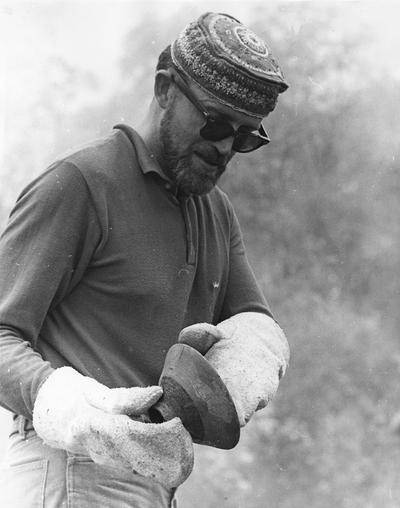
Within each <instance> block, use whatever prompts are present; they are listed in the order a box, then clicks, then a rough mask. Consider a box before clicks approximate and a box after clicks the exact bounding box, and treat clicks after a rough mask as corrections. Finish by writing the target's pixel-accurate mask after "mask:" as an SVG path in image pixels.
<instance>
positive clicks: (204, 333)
mask: <svg viewBox="0 0 400 508" xmlns="http://www.w3.org/2000/svg"><path fill="white" fill-rule="evenodd" d="M179 342H183V343H185V344H188V345H189V346H192V347H194V348H195V349H197V350H198V351H200V353H202V354H203V355H205V358H206V359H207V360H208V361H209V362H210V364H211V365H212V366H213V367H214V369H215V370H216V371H217V373H218V374H219V376H220V377H221V379H222V381H223V382H224V383H225V385H226V387H227V389H228V391H229V393H230V395H231V397H232V400H233V402H234V404H235V407H236V411H237V414H238V418H239V423H240V425H241V426H242V427H243V426H244V425H246V423H247V422H248V421H249V420H250V418H251V417H252V415H253V414H254V413H255V411H257V410H258V409H262V408H263V407H265V406H266V405H267V404H268V402H269V401H270V400H271V399H272V398H273V396H274V395H275V393H276V390H277V388H278V384H279V380H280V379H281V377H282V376H283V375H284V373H285V370H286V366H287V363H288V361H289V346H288V343H287V340H286V337H285V335H284V333H283V331H282V330H281V328H280V327H279V325H278V324H277V323H276V322H275V321H274V320H273V319H272V318H270V317H269V316H267V315H265V314H261V313H259V312H242V313H239V314H236V315H234V316H232V317H230V318H229V319H226V320H225V321H222V322H221V323H219V324H218V325H216V326H214V325H211V324H209V323H196V324H194V325H191V326H188V327H186V328H184V329H183V330H182V331H181V333H180V334H179Z"/></svg>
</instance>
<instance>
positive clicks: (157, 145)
mask: <svg viewBox="0 0 400 508" xmlns="http://www.w3.org/2000/svg"><path fill="white" fill-rule="evenodd" d="M153 116H154V115H153V114H152V111H151V108H150V111H149V112H148V114H147V115H146V117H145V118H144V119H143V121H142V122H141V123H140V124H139V125H138V126H137V127H135V129H136V131H137V132H138V134H139V135H140V137H141V138H142V139H143V141H144V142H145V145H146V147H147V149H148V151H149V153H150V155H151V156H153V157H155V159H156V161H157V162H158V164H159V165H160V167H161V169H162V170H163V171H164V169H165V168H164V160H163V156H162V153H163V149H162V146H161V138H160V135H159V122H158V121H157V120H156V119H155V118H153Z"/></svg>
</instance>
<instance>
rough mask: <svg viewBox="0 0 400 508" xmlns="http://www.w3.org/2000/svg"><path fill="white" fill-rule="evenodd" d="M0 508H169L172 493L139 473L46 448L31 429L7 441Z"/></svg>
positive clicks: (0, 474)
mask: <svg viewBox="0 0 400 508" xmlns="http://www.w3.org/2000/svg"><path fill="white" fill-rule="evenodd" d="M1 462H3V464H2V465H1V468H0V507H1V508H89V507H90V508H97V507H99V508H101V507H104V508H128V507H129V508H167V507H171V506H176V504H175V503H176V501H173V500H172V499H171V498H172V497H173V492H171V491H170V490H168V489H166V488H165V487H163V486H162V485H160V484H159V483H157V482H155V481H152V480H150V479H147V478H144V477H143V476H140V475H138V474H134V473H131V472H129V471H124V470H120V469H115V468H110V467H104V466H99V465H98V464H95V463H94V462H93V461H92V460H91V459H90V458H89V457H85V456H83V455H76V454H72V453H69V452H66V451H64V450H56V449H54V448H50V447H49V446H47V445H45V444H44V443H43V441H42V440H41V439H40V437H39V436H38V435H37V434H36V432H35V431H34V430H28V431H24V430H22V431H19V432H15V433H14V434H12V435H11V436H10V438H9V449H8V451H7V453H6V456H5V458H4V460H2V461H1Z"/></svg>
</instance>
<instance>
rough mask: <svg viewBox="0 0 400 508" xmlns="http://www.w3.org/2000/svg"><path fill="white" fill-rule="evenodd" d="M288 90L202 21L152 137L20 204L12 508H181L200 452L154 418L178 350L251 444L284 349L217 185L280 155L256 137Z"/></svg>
mask: <svg viewBox="0 0 400 508" xmlns="http://www.w3.org/2000/svg"><path fill="white" fill-rule="evenodd" d="M286 88H287V85H286V83H285V81H284V79H283V76H282V74H281V71H280V70H279V67H278V65H277V63H276V62H275V60H274V59H273V58H272V57H271V55H270V54H269V52H268V49H267V47H266V45H265V43H264V42H263V41H262V40H261V39H260V38H258V37H257V36H256V35H255V34H254V33H252V32H251V31H250V30H248V29H247V28H246V27H244V26H243V25H242V24H241V23H240V22H238V21H237V20H235V19H234V18H232V17H230V16H228V15H224V14H213V13H207V14H205V15H203V16H201V17H200V18H199V19H198V20H197V21H195V22H193V23H191V24H190V25H188V26H187V27H186V28H185V29H184V30H183V32H182V33H181V34H180V35H179V36H178V38H177V39H176V40H175V41H174V43H173V44H172V46H171V47H168V48H167V49H166V50H165V51H164V52H163V53H162V55H161V56H160V59H159V64H158V66H157V71H156V76H155V86H154V98H153V101H152V103H151V105H150V108H149V111H148V114H147V116H146V119H145V121H144V122H143V124H142V125H141V126H139V127H138V128H137V129H136V130H135V131H134V130H133V129H131V128H129V127H128V126H124V125H120V126H118V128H116V129H115V130H113V131H112V133H111V134H110V135H109V136H108V137H107V138H106V139H102V140H100V141H96V142H95V143H93V144H91V145H89V146H86V147H84V148H82V149H80V150H78V151H76V152H74V153H71V154H70V155H68V156H66V157H64V158H62V159H61V160H58V161H57V162H55V163H54V164H53V165H52V166H51V167H50V168H49V169H48V170H47V171H46V172H45V173H44V174H42V175H40V176H39V177H38V178H37V179H36V180H35V181H34V182H32V183H31V184H30V185H28V187H27V188H26V189H25V190H24V191H23V193H22V194H21V196H20V197H19V199H18V201H17V204H16V206H15V208H14V210H13V212H12V214H11V216H10V220H9V224H8V226H7V228H6V230H5V232H4V234H3V236H2V238H1V242H0V281H1V283H0V287H1V289H0V292H1V293H0V402H1V404H2V405H3V406H4V407H5V408H7V409H9V410H11V411H12V412H13V413H14V415H15V416H14V424H13V429H12V433H11V437H10V450H9V452H8V455H7V457H6V464H5V466H6V467H5V469H4V470H3V474H2V482H1V485H0V493H1V494H0V495H1V496H3V499H4V501H3V503H2V505H4V506H7V507H14V506H15V507H24V506H27V507H28V506H29V507H31V506H46V507H60V506H72V505H74V506H79V507H80V508H82V507H86V506H107V507H118V508H120V507H122V506H134V507H140V508H145V507H152V508H155V507H165V506H169V505H170V503H171V498H172V497H173V494H174V490H175V488H176V487H177V486H178V485H180V484H181V483H182V482H183V481H185V479H186V478H187V477H188V476H189V474H190V472H191V470H192V466H193V448H192V440H191V437H190V435H189V433H188V432H187V430H186V429H185V428H184V426H183V425H182V422H181V421H180V420H179V418H174V419H173V420H170V421H168V422H165V423H151V422H150V421H149V418H148V409H149V408H150V407H151V406H152V405H153V404H154V403H155V402H156V401H157V400H158V399H159V398H160V396H161V395H162V390H161V388H160V387H158V386H157V382H158V379H159V376H160V373H161V370H162V367H163V363H164V358H165V355H166V352H167V350H168V349H169V348H170V346H172V345H173V344H174V343H176V342H177V340H178V337H179V340H180V341H181V342H186V343H187V344H190V345H192V346H193V347H195V348H197V349H198V350H200V351H202V352H203V353H206V358H207V359H208V361H209V362H210V363H211V365H212V366H213V367H214V368H215V369H216V370H217V372H218V373H219V375H220V376H221V378H222V379H223V381H224V382H225V384H226V386H227V388H228V390H229V392H230V394H231V396H232V399H233V401H234V403H235V407H236V410H237V413H238V418H239V421H240V424H241V425H242V426H243V425H245V424H246V423H247V422H248V421H249V419H250V418H251V416H252V415H253V414H254V412H255V411H256V410H257V409H260V408H262V407H264V406H265V405H266V404H267V403H268V401H269V400H270V399H271V398H272V396H273V395H274V393H275V391H276V389H277V386H278V382H279V379H280V377H281V376H282V375H283V373H284V371H285V368H286V364H287V361H288V347H287V342H286V339H285V337H284V335H283V332H282V331H281V329H280V328H279V326H278V325H277V324H276V322H275V321H274V320H273V318H272V316H271V313H270V310H269V308H268V306H267V303H266V301H265V299H264V297H263V295H262V294H261V292H260V289H259V287H258V285H257V283H256V281H255V278H254V275H253V273H252V271H251V269H250V267H249V264H248V261H247V258H246V255H245V251H244V247H243V243H242V237H241V233H240V229H239V225H238V222H237V219H236V216H235V214H234V212H233V209H232V205H231V204H230V202H229V200H228V198H227V197H226V195H225V194H224V193H223V192H222V191H221V190H219V189H218V187H216V183H217V181H218V179H219V177H220V176H221V174H222V173H223V172H224V171H225V168H226V165H227V163H228V162H229V160H230V159H231V158H232V156H233V155H234V154H235V153H236V152H243V153H246V152H250V151H252V150H255V149H257V148H260V147H262V146H263V145H265V144H267V143H268V141H269V139H268V136H267V133H266V132H265V130H264V128H263V127H262V124H261V120H262V119H263V118H264V117H266V116H267V115H268V114H269V113H270V112H271V111H272V110H273V109H274V107H275V104H276V101H277V97H278V94H279V93H281V92H283V91H284V90H285V89H286ZM206 343H207V344H208V345H211V348H210V349H209V350H208V352H206V349H207V348H205V347H204V345H205V344H206Z"/></svg>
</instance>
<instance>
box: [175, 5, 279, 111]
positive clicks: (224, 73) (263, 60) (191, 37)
mask: <svg viewBox="0 0 400 508" xmlns="http://www.w3.org/2000/svg"><path fill="white" fill-rule="evenodd" d="M171 56H172V60H173V62H174V64H175V65H176V66H177V67H178V69H180V70H181V71H182V72H183V73H184V74H186V76H187V77H189V78H190V79H192V80H193V81H195V82H196V83H197V84H198V85H199V86H200V87H201V88H202V89H203V90H205V91H206V92H207V93H208V94H210V95H211V96H212V97H214V98H215V99H217V100H218V101H219V102H221V103H222V104H224V105H226V106H229V107H231V108H233V109H235V110H237V111H240V112H243V113H246V114H249V115H251V116H255V117H257V118H262V117H264V116H266V115H268V114H269V113H270V112H271V111H272V110H273V109H274V107H275V105H276V102H277V99H278V95H279V94H280V93H282V92H284V91H285V90H286V89H287V88H288V84H287V83H286V82H285V80H284V77H283V74H282V71H281V70H280V68H279V65H278V63H277V61H276V60H275V59H274V58H273V56H272V55H271V53H270V51H269V49H268V47H267V45H266V43H265V42H264V41H263V40H262V39H261V38H260V37H258V36H257V35H256V34H255V33H254V32H252V31H251V30H250V29H248V28H247V27H246V26H244V25H243V24H242V23H241V22H240V21H238V20H237V19H235V18H233V17H232V16H230V15H228V14H220V13H212V12H207V13H205V14H203V15H202V16H200V17H199V19H198V20H196V21H194V22H192V23H190V24H189V25H187V26H186V28H184V30H183V31H182V32H181V34H180V35H179V36H178V38H177V39H176V40H175V41H174V42H173V44H172V46H171Z"/></svg>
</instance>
